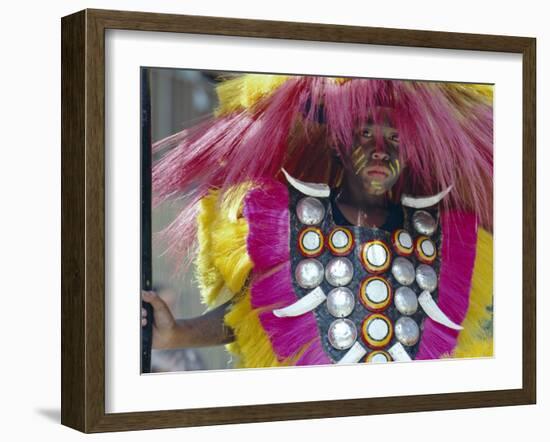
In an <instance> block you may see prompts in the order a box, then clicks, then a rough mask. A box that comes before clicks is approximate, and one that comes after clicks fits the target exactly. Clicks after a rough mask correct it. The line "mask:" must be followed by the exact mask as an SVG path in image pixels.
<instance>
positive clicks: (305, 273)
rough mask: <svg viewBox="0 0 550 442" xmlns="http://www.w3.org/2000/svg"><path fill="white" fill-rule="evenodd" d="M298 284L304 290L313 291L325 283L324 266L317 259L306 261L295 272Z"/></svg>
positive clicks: (301, 262) (299, 264)
mask: <svg viewBox="0 0 550 442" xmlns="http://www.w3.org/2000/svg"><path fill="white" fill-rule="evenodd" d="M295 277H296V282H297V284H298V285H299V286H300V287H302V288H304V289H313V288H315V287H317V286H318V285H319V284H321V282H323V264H321V263H320V262H319V261H317V260H316V259H304V260H302V261H300V262H299V263H298V265H297V266H296V270H295Z"/></svg>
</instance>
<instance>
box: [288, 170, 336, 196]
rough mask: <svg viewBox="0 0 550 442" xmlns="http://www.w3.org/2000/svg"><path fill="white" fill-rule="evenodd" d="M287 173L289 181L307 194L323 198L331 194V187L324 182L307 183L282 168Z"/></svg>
mask: <svg viewBox="0 0 550 442" xmlns="http://www.w3.org/2000/svg"><path fill="white" fill-rule="evenodd" d="M281 170H282V171H283V173H284V174H285V177H286V179H287V181H288V182H289V183H290V184H291V185H292V187H294V188H295V189H296V190H299V191H300V192H302V193H303V194H305V195H308V196H317V197H321V198H326V197H328V196H329V195H330V187H329V186H327V185H326V184H322V183H319V184H317V183H306V182H304V181H300V180H298V179H296V178H294V177H291V176H290V175H289V174H288V172H287V171H286V170H284V169H281Z"/></svg>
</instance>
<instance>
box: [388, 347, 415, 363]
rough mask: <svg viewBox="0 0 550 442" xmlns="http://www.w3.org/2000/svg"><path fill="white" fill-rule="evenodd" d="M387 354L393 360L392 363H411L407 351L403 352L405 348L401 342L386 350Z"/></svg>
mask: <svg viewBox="0 0 550 442" xmlns="http://www.w3.org/2000/svg"><path fill="white" fill-rule="evenodd" d="M388 353H389V354H390V356H391V357H392V358H393V360H394V361H398V362H404V361H412V359H411V357H410V356H409V354H408V353H407V350H405V347H403V345H402V344H401V342H398V343H396V344H394V345H392V346H391V347H390V348H389V349H388Z"/></svg>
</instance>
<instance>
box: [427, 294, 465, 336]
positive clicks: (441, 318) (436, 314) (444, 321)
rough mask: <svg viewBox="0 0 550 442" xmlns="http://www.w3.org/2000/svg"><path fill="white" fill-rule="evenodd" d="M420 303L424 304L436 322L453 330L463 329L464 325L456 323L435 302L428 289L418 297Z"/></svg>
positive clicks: (428, 313)
mask: <svg viewBox="0 0 550 442" xmlns="http://www.w3.org/2000/svg"><path fill="white" fill-rule="evenodd" d="M418 303H419V304H420V305H421V306H422V308H423V309H424V311H425V312H426V314H427V315H428V316H429V317H430V318H431V319H432V320H434V321H435V322H437V323H439V324H441V325H444V326H445V327H449V328H452V329H453V330H462V329H463V327H462V326H460V325H458V324H455V323H454V322H453V321H451V320H450V319H449V317H448V316H447V315H446V314H445V313H443V310H441V309H440V308H439V306H438V305H437V304H436V303H435V301H434V298H432V295H431V294H430V292H428V291H427V290H424V291H423V292H422V293H421V294H420V296H419V297H418Z"/></svg>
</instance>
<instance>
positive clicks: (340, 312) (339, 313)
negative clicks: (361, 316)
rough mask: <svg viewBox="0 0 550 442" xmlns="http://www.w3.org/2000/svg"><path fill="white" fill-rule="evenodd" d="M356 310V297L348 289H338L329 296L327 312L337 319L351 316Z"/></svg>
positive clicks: (333, 290)
mask: <svg viewBox="0 0 550 442" xmlns="http://www.w3.org/2000/svg"><path fill="white" fill-rule="evenodd" d="M354 308H355V296H353V293H352V292H351V290H350V289H348V288H347V287H337V288H335V289H332V290H331V291H330V292H329V294H328V295H327V310H328V312H329V313H330V314H331V315H332V316H334V317H336V318H345V317H346V316H349V315H350V314H351V312H352V311H353V309H354Z"/></svg>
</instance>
